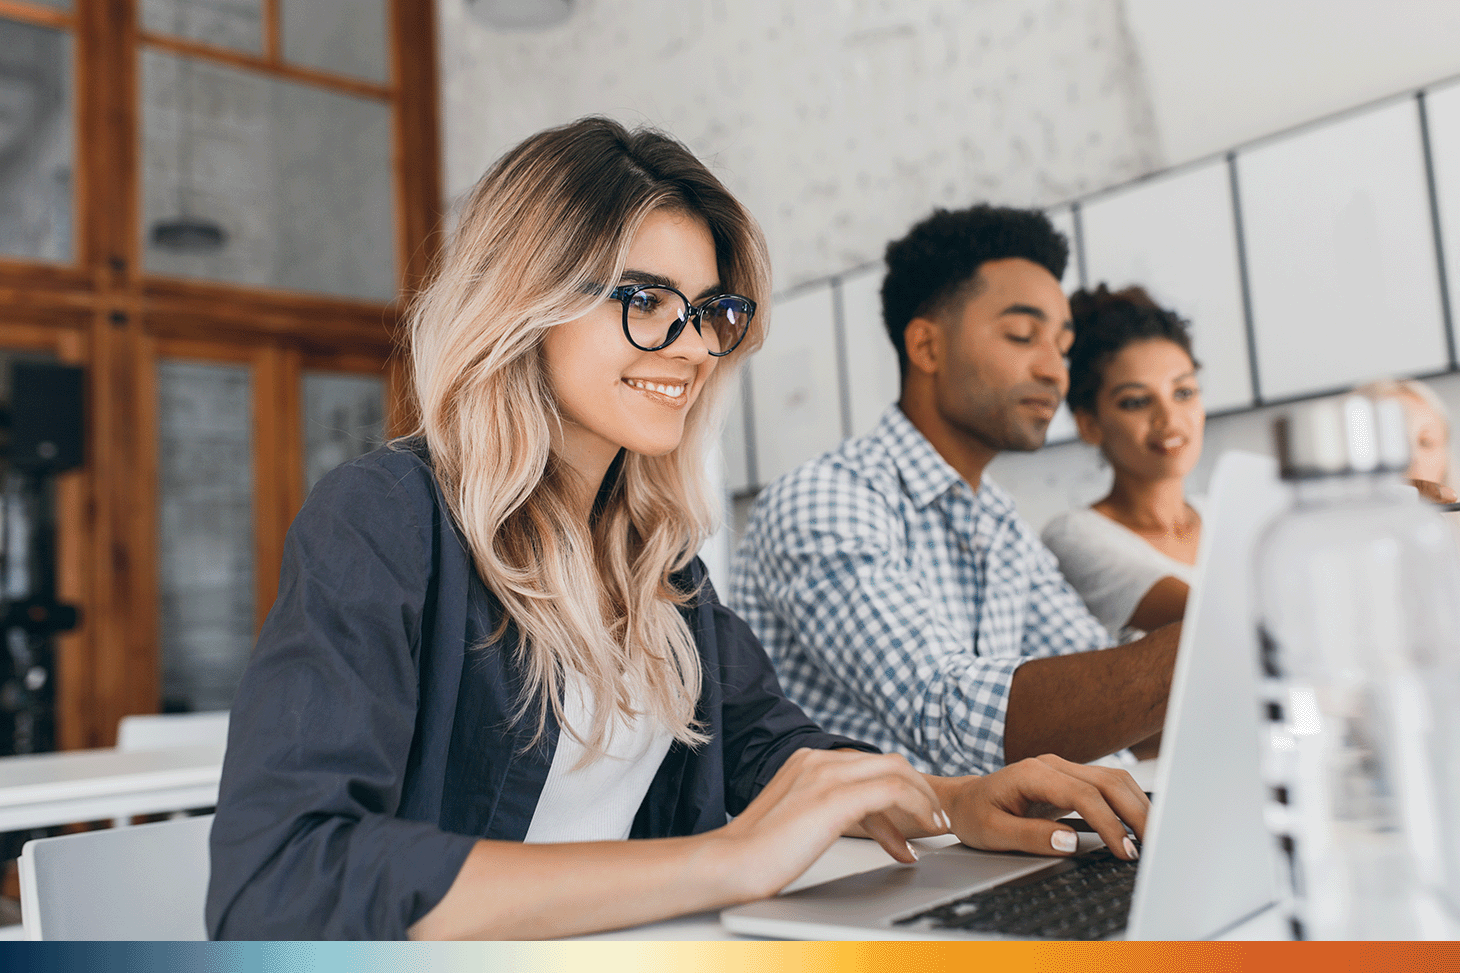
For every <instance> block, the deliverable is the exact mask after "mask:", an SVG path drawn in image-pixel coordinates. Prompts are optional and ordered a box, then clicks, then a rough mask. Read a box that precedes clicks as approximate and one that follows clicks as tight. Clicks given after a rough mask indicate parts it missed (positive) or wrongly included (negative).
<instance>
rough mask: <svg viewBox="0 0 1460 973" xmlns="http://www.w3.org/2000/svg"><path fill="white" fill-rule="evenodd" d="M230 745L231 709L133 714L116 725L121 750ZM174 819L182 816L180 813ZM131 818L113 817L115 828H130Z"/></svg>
mask: <svg viewBox="0 0 1460 973" xmlns="http://www.w3.org/2000/svg"><path fill="white" fill-rule="evenodd" d="M204 743H216V744H218V745H219V746H224V745H226V744H227V743H228V710H226V709H225V710H214V711H211V712H207V713H134V714H133V715H131V716H124V717H122V718H121V720H120V721H119V722H118V723H117V749H118V750H166V749H167V748H169V747H190V746H194V745H197V744H204ZM172 816H173V817H175V818H178V817H182V816H183V812H181V811H177V812H175V813H174V814H173V815H172ZM131 823H132V819H131V818H130V817H124V818H113V819H112V827H114V828H125V827H128V826H129V825H131Z"/></svg>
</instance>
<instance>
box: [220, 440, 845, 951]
mask: <svg viewBox="0 0 1460 973" xmlns="http://www.w3.org/2000/svg"><path fill="white" fill-rule="evenodd" d="M675 580H676V581H677V583H679V584H681V585H683V586H684V590H694V589H695V588H696V586H699V590H700V594H699V595H698V597H697V598H696V599H695V600H694V602H693V603H692V604H690V605H688V606H686V608H685V609H683V611H684V614H685V618H686V620H687V621H688V622H689V624H690V627H691V630H692V631H693V633H694V636H695V642H696V645H697V646H698V648H699V654H700V659H701V662H702V665H703V671H704V680H703V685H704V688H703V690H702V692H701V695H700V699H699V703H698V707H697V716H698V718H699V719H700V720H701V721H703V724H704V725H705V726H706V727H707V728H708V731H709V733H710V735H711V737H712V741H711V742H710V743H709V744H708V745H706V746H703V747H701V748H699V749H690V748H688V747H685V746H683V745H681V744H678V743H676V744H674V745H673V747H672V748H671V749H670V751H669V753H668V755H667V756H666V757H665V758H664V762H663V764H661V765H660V767H659V771H658V773H657V775H656V776H655V777H654V780H653V782H652V784H651V785H650V787H649V792H648V794H647V795H646V796H645V798H644V802H643V804H642V805H641V806H640V808H639V812H638V816H637V817H636V819H635V821H634V826H633V836H634V837H639V838H652V837H664V836H670V835H686V834H696V833H699V832H702V831H708V830H710V829H712V828H717V827H720V826H721V825H723V824H724V823H725V820H726V814H727V813H728V814H738V813H739V812H740V811H741V810H742V809H743V808H744V807H745V805H746V804H748V803H749V802H750V800H751V799H752V798H753V797H754V796H755V795H756V794H757V793H759V791H760V789H761V788H762V787H763V786H764V785H765V784H766V782H767V781H769V780H770V778H771V777H772V776H773V775H774V774H775V772H776V770H777V769H779V767H780V766H781V764H782V763H783V762H784V761H785V760H786V758H787V757H789V756H790V755H791V753H792V752H793V751H795V750H797V749H798V748H801V747H813V748H822V749H826V748H831V747H855V748H857V749H862V750H871V749H873V748H871V747H868V746H866V745H865V744H861V743H857V742H854V741H851V740H847V739H845V738H842V737H837V736H833V735H831V734H827V733H823V732H822V731H821V730H820V729H819V728H818V727H817V726H816V725H815V724H813V723H812V722H811V720H810V719H808V718H807V717H806V715H805V714H804V713H802V712H801V710H800V709H799V708H797V707H796V706H795V705H794V704H793V703H791V702H790V701H788V700H787V699H786V698H785V695H784V694H783V693H782V691H781V687H780V684H779V683H778V682H777V681H776V677H775V674H774V672H773V671H772V669H771V665H770V662H769V661H768V660H767V658H766V655H765V652H764V650H763V649H762V648H761V646H760V643H759V642H758V641H756V639H755V636H754V635H752V634H751V632H750V629H749V628H747V627H746V625H745V624H744V623H743V622H742V621H740V619H739V618H737V617H736V616H735V615H733V614H732V613H731V612H730V611H729V610H728V609H726V608H724V607H723V606H722V605H720V603H719V601H718V600H717V599H716V597H715V594H714V591H713V590H712V589H711V588H710V585H709V583H708V581H707V579H706V578H705V573H704V565H703V564H702V563H700V562H699V561H698V560H696V561H695V562H694V563H693V564H691V565H690V566H689V568H687V569H686V570H685V571H684V572H682V573H681V575H679V576H677V577H676V579H675ZM500 611H501V609H500V605H499V604H498V603H497V601H496V599H495V598H493V596H492V595H491V593H490V592H488V591H487V590H486V588H485V587H484V586H483V584H482V582H481V580H480V578H479V577H478V576H477V574H476V571H475V570H474V568H473V567H472V564H471V560H470V557H469V556H468V554H467V550H466V547H465V544H464V542H463V541H462V538H461V536H460V534H459V533H458V532H457V530H456V528H455V527H454V525H453V523H452V521H451V518H450V515H449V513H448V511H447V508H446V504H445V502H444V499H443V497H442V495H441V491H440V488H439V486H438V485H437V483H436V479H435V477H434V475H433V474H432V472H431V468H430V463H429V458H428V457H427V456H426V455H425V451H424V447H423V446H422V445H421V444H420V443H418V442H414V443H408V444H405V445H404V446H398V447H394V448H392V447H385V448H382V449H378V450H376V451H375V452H373V453H370V454H369V455H367V456H363V457H361V458H360V459H357V460H355V461H353V462H351V463H349V464H347V465H345V466H343V467H341V468H340V469H338V470H335V471H334V472H332V473H330V474H329V475H327V476H326V477H325V478H324V479H322V480H321V481H320V482H319V484H318V485H317V486H316V487H315V488H314V490H313V491H312V492H311V493H310V496H309V500H308V502H307V503H305V505H304V509H303V510H301V511H300V513H299V516H298V518H297V519H296V520H295V521H294V525H293V526H292V527H291V528H290V530H289V537H288V541H287V543H286V545H285V551H284V565H283V573H282V575H281V578H280V582H279V598H278V601H277V602H275V604H274V607H273V610H272V611H271V612H270V613H269V617H268V620H267V621H266V622H265V623H264V627H263V631H262V632H261V634H260V636H259V643H258V647H257V649H256V650H255V652H254V656H253V659H252V660H251V662H250V663H249V667H248V670H247V672H246V673H245V674H244V676H243V680H242V682H241V683H240V684H239V687H238V693H237V696H236V697H235V700H234V705H233V711H232V719H231V722H230V726H229V732H228V752H227V757H226V758H225V760H224V764H223V780H222V785H221V788H220V791H219V798H218V812H217V817H216V818H215V820H214V824H213V832H212V838H211V848H212V878H211V881H210V883H209V888H208V903H207V922H208V932H209V934H210V935H211V936H213V937H214V938H218V939H223V938H228V939H398V938H403V937H404V936H405V933H406V929H407V928H408V927H409V926H410V925H411V924H412V923H414V922H415V921H416V920H417V919H419V918H421V916H423V915H425V914H426V913H427V912H428V911H430V909H431V908H432V907H433V906H435V904H436V903H437V902H438V901H440V899H441V897H442V896H443V895H444V894H445V893H446V890H447V889H448V888H449V887H450V885H451V883H452V881H453V880H454V879H455V877H456V874H457V871H458V870H459V869H460V868H461V865H462V863H463V861H465V859H466V856H467V853H468V852H469V851H470V850H471V847H472V845H473V843H474V842H475V841H476V840H477V839H478V838H492V839H501V840H507V841H521V840H522V838H523V837H524V836H525V835H526V833H527V827H528V825H529V823H530V822H531V821H532V815H533V812H534V810H535V809H536V807H537V800H538V796H539V795H540V794H541V792H542V786H543V782H544V781H545V780H546V778H547V773H548V769H549V767H550V766H551V764H552V754H553V749H554V747H555V746H556V744H557V735H558V727H557V725H556V724H555V723H554V722H553V720H552V717H551V713H549V714H548V733H547V739H546V741H545V743H542V744H539V745H538V746H537V747H533V748H529V747H528V746H527V744H528V741H529V740H530V738H531V736H532V733H533V731H534V730H535V728H536V718H535V716H531V717H529V718H528V719H525V720H522V721H519V722H517V723H514V722H513V721H512V719H511V714H512V712H513V705H514V703H515V701H516V700H517V699H518V690H519V687H520V685H521V684H520V674H519V672H518V670H517V666H516V665H515V662H514V658H513V657H514V653H513V652H512V651H511V647H512V646H514V645H515V639H514V637H513V635H512V634H511V632H510V629H509V633H508V635H506V636H504V637H503V639H502V641H501V642H500V643H492V642H491V639H490V636H491V634H492V633H493V632H494V631H495V630H496V628H497V622H498V619H499V618H500Z"/></svg>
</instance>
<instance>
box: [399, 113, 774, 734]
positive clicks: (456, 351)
mask: <svg viewBox="0 0 1460 973" xmlns="http://www.w3.org/2000/svg"><path fill="white" fill-rule="evenodd" d="M663 208H669V209H672V210H676V211H681V212H685V213H689V214H693V215H695V216H698V217H699V218H700V219H702V220H704V222H705V223H706V225H707V226H708V227H709V230H710V233H711V236H712V237H713V239H714V243H715V252H716V256H717V260H718V263H719V268H718V269H719V273H720V281H721V283H722V284H723V285H724V287H725V288H726V290H727V291H729V292H733V293H738V294H743V295H745V296H746V297H749V298H751V299H752V300H754V301H756V302H757V303H758V305H759V308H758V310H757V312H756V314H755V317H754V318H753V320H752V324H751V330H750V333H749V334H747V335H746V337H745V340H744V341H743V342H742V343H741V344H740V346H739V347H738V348H737V349H736V350H735V351H734V352H733V353H732V354H730V355H729V356H727V357H725V358H722V359H721V360H720V363H719V366H718V367H717V368H716V369H715V370H714V372H713V374H712V375H711V377H710V379H709V381H708V382H707V383H706V385H705V387H704V388H703V389H702V390H701V391H700V395H699V398H698V400H697V401H696V402H695V404H694V405H693V406H691V407H690V410H689V412H688V414H687V416H686V420H685V429H684V438H683V439H682V440H681V442H680V444H679V446H678V447H677V448H676V449H674V450H673V451H671V452H670V453H668V454H666V455H664V456H643V455H635V454H621V456H620V461H616V462H615V463H614V465H613V467H612V468H611V469H610V472H609V477H608V481H607V482H605V484H603V486H602V488H601V490H600V493H599V500H598V503H597V505H596V506H595V514H594V517H593V518H592V520H591V522H590V523H584V522H583V519H582V515H581V513H576V512H575V510H576V509H577V508H576V507H575V506H574V505H573V504H572V503H570V500H569V498H570V496H572V495H575V494H574V486H575V485H574V484H573V483H572V482H571V477H572V476H573V474H572V472H571V471H570V470H568V469H567V468H566V466H565V465H562V464H560V463H559V462H558V460H557V458H556V457H555V456H554V453H553V445H552V444H553V431H554V429H555V427H557V426H558V424H559V423H561V422H562V421H563V420H562V416H561V414H560V411H559V407H558V404H557V401H556V399H555V397H554V394H553V389H552V387H551V385H550V383H549V380H548V376H547V372H546V369H545V368H544V363H543V355H542V342H543V337H544V336H545V335H546V333H547V331H548V329H549V328H551V327H553V326H554V325H556V324H560V323H562V322H564V321H570V320H573V319H575V318H578V317H580V316H582V315H583V314H585V313H587V312H588V311H589V310H590V309H592V308H593V307H595V306H596V305H598V304H599V303H600V302H601V301H603V300H605V297H604V296H603V295H604V292H605V290H606V289H607V288H606V286H605V285H612V284H613V283H615V282H616V281H618V279H619V277H620V275H621V274H622V272H623V270H624V261H625V258H626V254H627V251H628V249H629V246H630V244H631V243H632V241H633V239H634V236H635V234H636V233H637V232H638V230H639V227H640V226H641V225H642V223H643V222H644V219H645V218H646V217H647V216H648V215H649V214H650V213H652V212H654V211H655V210H659V209H663ZM769 302H770V259H769V256H768V254H767V251H766V245H765V240H764V237H763V236H762V234H761V231H760V228H759V226H758V225H757V224H756V222H755V220H754V219H753V218H752V217H751V215H750V214H749V213H748V212H747V211H746V210H745V208H744V207H742V206H741V205H740V203H739V202H738V201H737V200H736V199H735V198H734V197H733V196H731V195H730V193H729V191H727V190H726V189H725V187H724V186H723V185H721V183H720V181H719V180H718V179H716V178H715V177H714V176H713V175H712V174H711V173H710V171H709V170H708V169H706V168H705V166H704V165H703V164H702V163H701V162H700V161H699V160H698V159H696V158H695V157H694V155H693V154H691V153H690V151H689V150H688V149H687V148H685V147H684V146H683V145H681V144H680V143H679V142H677V141H675V140H674V139H672V138H670V137H669V136H667V135H664V134H662V133H660V132H656V131H653V130H647V129H638V130H635V131H632V132H631V131H628V130H627V129H625V128H624V127H623V126H621V125H619V124H618V123H616V122H613V121H611V120H609V119H606V118H584V119H580V120H579V121H576V122H573V123H571V124H569V125H564V126H562V127H560V128H554V129H550V130H548V131H545V132H541V133H539V134H537V135H534V136H532V137H531V138H529V139H527V140H526V141H525V142H523V143H522V144H520V145H518V146H517V147H516V148H514V149H512V150H511V151H509V152H508V153H507V154H506V155H504V156H502V158H500V159H499V160H498V161H497V162H496V163H495V164H494V165H493V166H492V167H491V169H489V170H488V171H487V173H486V174H485V175H484V176H482V178H481V180H480V181H479V182H478V183H477V184H476V186H475V187H474V188H473V189H472V191H471V193H470V195H469V196H468V197H467V199H466V201H465V204H464V207H463V209H462V212H461V218H460V222H459V223H458V225H457V227H456V230H455V232H454V234H453V235H452V239H451V241H450V243H449V245H448V247H447V248H446V251H445V253H444V254H443V256H442V258H441V260H440V262H439V265H438V267H437V268H436V270H435V272H434V275H433V277H432V279H431V281H430V283H429V284H428V285H427V286H426V287H425V289H424V290H423V291H422V292H421V294H420V295H419V296H418V298H417V299H416V301H415V303H414V305H413V306H412V309H411V312H410V316H409V335H410V352H411V358H412V362H411V367H412V370H413V378H414V394H415V398H416V405H417V408H418V410H419V411H418V415H419V417H420V419H419V426H418V428H417V430H416V433H417V434H418V435H422V436H424V437H425V440H426V443H427V446H428V448H429V450H430V454H431V461H432V464H433V466H434V469H435V474H436V477H437V480H438V481H439V482H440V484H441V487H442V491H443V493H444V494H445V497H446V502H447V504H448V505H449V507H450V510H451V514H452V516H453V517H454V518H455V521H456V524H457V526H458V527H459V529H460V530H461V533H462V534H463V535H464V536H465V539H466V543H467V546H468V547H469V549H470V551H471V555H472V558H473V560H474V562H475V564H476V569H477V572H478V573H479V574H480V575H481V578H482V581H483V582H485V584H486V587H487V588H488V590H490V591H491V592H492V593H493V594H494V595H495V596H496V597H497V598H498V599H499V600H500V602H501V605H502V608H503V609H504V620H503V624H502V628H501V630H499V631H498V632H496V633H494V640H493V641H494V642H500V643H501V644H504V645H505V644H509V643H510V642H512V640H511V639H506V640H503V636H505V635H506V634H507V632H508V629H509V627H515V629H516V636H517V637H516V640H515V646H516V648H515V651H516V652H517V653H518V657H519V661H520V663H521V671H522V672H523V674H524V679H523V690H522V696H521V699H520V703H519V708H518V710H517V714H516V716H517V718H518V719H523V718H526V717H527V716H528V715H529V714H530V713H532V712H534V711H535V712H536V721H537V731H536V734H535V735H534V738H533V739H534V742H536V741H538V740H541V739H542V738H543V734H544V730H545V726H546V714H547V711H548V710H549V709H551V711H552V712H553V714H554V717H555V720H556V722H557V723H558V725H559V726H560V727H565V730H566V732H571V733H573V734H574V735H575V736H577V737H578V738H579V739H580V740H581V741H582V742H583V743H584V744H585V745H586V746H587V748H588V750H589V753H590V754H594V753H601V751H602V747H603V746H604V744H605V743H606V741H607V736H608V733H609V731H610V730H611V724H612V721H613V720H615V719H617V718H630V717H633V716H635V715H638V714H644V715H647V716H648V717H650V718H653V719H657V720H658V721H660V722H661V723H663V725H665V726H666V727H668V728H669V729H670V730H672V731H673V733H674V736H675V738H676V739H677V740H680V741H682V742H684V743H687V744H691V745H694V744H698V743H702V742H704V740H705V739H706V738H705V736H704V735H703V733H702V732H701V730H702V727H701V726H700V725H699V724H698V723H697V722H696V720H695V703H696V701H697V699H698V698H699V693H700V681H701V672H700V666H699V656H698V655H697V653H696V650H695V645H694V641H693V638H692V637H691V633H690V629H689V626H688V625H687V624H686V622H685V620H684V618H683V616H682V615H681V614H680V612H679V610H678V609H679V607H680V606H682V605H684V604H686V603H687V602H688V601H689V600H690V599H691V598H692V597H693V594H694V593H693V592H686V591H683V590H680V589H679V588H678V587H676V586H675V585H674V584H672V583H671V581H670V576H671V574H673V573H674V572H676V571H678V570H680V569H682V568H683V567H685V566H686V565H687V564H688V563H689V561H690V560H691V559H692V558H693V557H694V555H695V552H696V551H697V550H698V549H699V547H700V545H701V544H702V543H703V541H704V540H705V538H707V537H708V536H709V534H710V533H711V532H712V530H713V529H714V527H715V525H716V523H717V520H718V518H719V515H720V502H719V499H718V493H717V491H716V490H715V489H714V488H713V487H712V486H711V484H710V483H709V482H708V478H707V477H706V472H705V457H706V450H707V448H708V447H709V446H710V444H711V443H712V442H714V440H715V438H716V437H717V436H718V432H719V428H720V418H721V413H722V409H723V405H724V403H725V394H724V393H725V390H726V389H727V388H728V387H729V385H730V383H731V382H732V381H733V380H734V377H735V374H736V373H737V372H738V364H739V363H740V362H742V361H743V360H744V358H745V356H746V355H748V354H749V353H750V352H751V351H753V350H754V349H755V348H757V347H758V346H759V345H760V343H761V341H762V340H763V338H764V334H765V327H766V318H767V314H766V311H767V310H768V305H769ZM594 486H597V484H594ZM574 675H576V676H577V677H581V678H582V680H583V682H584V685H585V686H586V689H587V691H588V693H589V697H590V698H591V699H593V700H595V701H596V705H595V707H594V712H595V719H594V722H593V725H592V727H591V728H590V729H589V730H588V731H587V732H586V733H584V732H582V730H581V728H575V727H567V725H566V723H565V721H564V715H563V704H562V701H563V696H564V688H565V679H567V678H572V677H574Z"/></svg>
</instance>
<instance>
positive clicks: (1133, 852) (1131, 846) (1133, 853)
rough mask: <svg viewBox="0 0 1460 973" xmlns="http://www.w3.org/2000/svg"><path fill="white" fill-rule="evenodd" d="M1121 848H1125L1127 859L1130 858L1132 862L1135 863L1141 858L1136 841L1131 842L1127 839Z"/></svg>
mask: <svg viewBox="0 0 1460 973" xmlns="http://www.w3.org/2000/svg"><path fill="white" fill-rule="evenodd" d="M1121 847H1123V848H1125V857H1127V858H1129V859H1130V860H1131V861H1135V860H1136V859H1138V858H1140V857H1141V853H1140V851H1139V850H1137V848H1136V843H1135V842H1134V841H1131V840H1130V839H1129V838H1126V839H1125V843H1124V844H1123V845H1122V846H1121Z"/></svg>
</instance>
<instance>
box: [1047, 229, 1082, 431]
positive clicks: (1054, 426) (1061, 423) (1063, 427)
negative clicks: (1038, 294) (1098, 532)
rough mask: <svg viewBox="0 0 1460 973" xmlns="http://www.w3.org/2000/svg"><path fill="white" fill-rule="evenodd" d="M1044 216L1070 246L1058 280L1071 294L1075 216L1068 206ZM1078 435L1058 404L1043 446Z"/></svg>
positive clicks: (1075, 284)
mask: <svg viewBox="0 0 1460 973" xmlns="http://www.w3.org/2000/svg"><path fill="white" fill-rule="evenodd" d="M1044 215H1046V216H1048V217H1049V221H1050V222H1051V223H1053V224H1054V228H1055V229H1056V230H1058V231H1060V232H1061V233H1063V234H1064V236H1065V242H1066V243H1068V244H1069V245H1070V259H1069V260H1067V261H1066V262H1065V275H1064V276H1063V277H1061V278H1060V286H1061V287H1063V288H1064V290H1065V293H1067V294H1068V293H1072V292H1074V291H1076V290H1078V289H1079V287H1080V255H1079V252H1078V247H1079V241H1078V239H1077V238H1076V236H1075V214H1074V211H1073V210H1071V209H1070V207H1068V206H1060V207H1058V208H1056V209H1052V210H1047V211H1046V212H1045V214H1044ZM1077 438H1078V433H1077V432H1076V430H1075V417H1074V416H1072V415H1070V407H1069V406H1068V405H1066V404H1065V403H1064V402H1060V407H1059V411H1057V412H1056V413H1055V414H1054V418H1053V419H1051V420H1050V422H1049V428H1048V429H1046V430H1045V433H1044V444H1045V445H1046V446H1053V445H1054V444H1055V443H1067V442H1069V441H1071V440H1072V439H1077Z"/></svg>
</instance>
